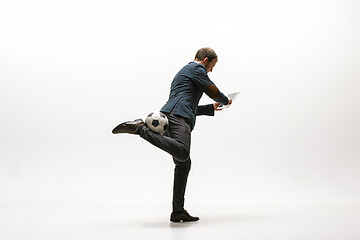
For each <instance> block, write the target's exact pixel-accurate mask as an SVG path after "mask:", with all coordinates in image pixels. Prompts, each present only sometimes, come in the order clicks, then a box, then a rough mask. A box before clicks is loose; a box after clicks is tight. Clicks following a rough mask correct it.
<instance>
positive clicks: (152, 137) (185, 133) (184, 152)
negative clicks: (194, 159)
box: [139, 114, 191, 211]
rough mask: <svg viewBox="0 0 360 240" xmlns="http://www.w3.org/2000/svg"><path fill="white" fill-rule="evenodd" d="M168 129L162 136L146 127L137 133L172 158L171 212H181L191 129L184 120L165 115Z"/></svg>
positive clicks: (188, 161) (188, 159)
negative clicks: (173, 166) (173, 165)
mask: <svg viewBox="0 0 360 240" xmlns="http://www.w3.org/2000/svg"><path fill="white" fill-rule="evenodd" d="M166 116H167V118H168V120H169V128H168V130H167V132H166V133H165V134H164V135H161V134H159V133H155V132H153V131H151V130H150V129H149V128H147V127H146V126H144V127H142V128H141V129H140V131H139V134H140V136H141V137H142V138H143V139H145V140H146V141H148V142H150V143H151V144H153V145H155V146H157V147H159V148H160V149H162V150H164V151H166V152H167V153H169V154H170V155H172V156H173V161H174V163H175V170H174V186H173V201H172V207H173V211H183V210H184V201H185V190H186V184H187V179H188V175H189V172H190V168H191V159H190V145H191V127H190V124H189V123H187V121H186V119H184V118H182V117H179V116H175V115H172V114H166Z"/></svg>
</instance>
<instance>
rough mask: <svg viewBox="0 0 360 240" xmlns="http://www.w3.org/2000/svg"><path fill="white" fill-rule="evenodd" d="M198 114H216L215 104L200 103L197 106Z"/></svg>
mask: <svg viewBox="0 0 360 240" xmlns="http://www.w3.org/2000/svg"><path fill="white" fill-rule="evenodd" d="M196 115H197V116H199V115H207V116H214V115H215V109H214V104H207V105H200V106H198V107H197V111H196Z"/></svg>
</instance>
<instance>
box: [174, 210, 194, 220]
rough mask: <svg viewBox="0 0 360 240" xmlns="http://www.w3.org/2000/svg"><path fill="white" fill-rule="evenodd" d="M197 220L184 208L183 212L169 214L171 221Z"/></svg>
mask: <svg viewBox="0 0 360 240" xmlns="http://www.w3.org/2000/svg"><path fill="white" fill-rule="evenodd" d="M198 220H199V218H198V217H193V216H190V214H189V213H188V212H187V211H186V210H184V211H183V212H172V213H171V216H170V221H171V222H194V221H198Z"/></svg>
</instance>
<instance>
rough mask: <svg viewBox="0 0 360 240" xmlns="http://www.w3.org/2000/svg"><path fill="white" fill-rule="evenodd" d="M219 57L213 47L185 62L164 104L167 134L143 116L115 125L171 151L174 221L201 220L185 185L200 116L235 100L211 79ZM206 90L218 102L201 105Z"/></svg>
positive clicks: (171, 216)
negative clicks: (186, 203)
mask: <svg viewBox="0 0 360 240" xmlns="http://www.w3.org/2000/svg"><path fill="white" fill-rule="evenodd" d="M217 60H218V57H217V55H216V53H215V51H214V50H213V49H211V48H201V49H200V50H198V51H197V53H196V55H195V59H194V61H192V62H190V63H188V64H187V65H186V66H184V67H183V68H182V69H181V70H180V71H179V72H178V73H177V74H176V75H175V77H174V79H173V81H172V83H171V89H170V95H169V99H168V101H167V102H166V103H165V105H164V106H163V107H162V108H161V110H160V111H161V112H162V113H164V114H165V115H166V116H167V118H168V120H169V128H168V130H167V132H166V133H165V134H164V135H161V134H159V133H155V132H153V131H151V130H150V129H149V128H148V127H147V126H146V125H145V123H144V122H143V120H142V119H136V120H134V121H127V122H124V123H121V124H119V125H118V126H117V127H115V128H114V129H113V131H112V132H113V133H114V134H117V133H129V134H138V135H140V137H141V138H143V139H145V140H146V141H148V142H150V143H151V144H153V145H155V146H156V147H159V148H160V149H162V150H164V151H166V152H168V153H169V154H170V155H172V157H173V161H174V163H175V170H174V185H173V201H172V208H173V212H172V213H171V215H170V221H172V222H190V221H198V220H199V218H198V217H193V216H191V215H190V214H189V213H188V212H187V211H186V210H185V209H184V201H185V198H184V197H185V189H186V184H187V178H188V175H189V171H190V167H191V159H190V143H191V132H192V130H193V129H194V126H195V122H196V116H198V115H208V116H214V115H215V112H214V111H220V109H218V107H219V105H220V104H223V105H228V104H229V105H230V104H231V103H232V101H231V99H230V100H229V99H228V98H227V97H226V96H225V95H224V94H223V93H222V92H221V91H220V90H219V89H218V88H217V87H216V85H215V84H214V83H213V82H212V81H211V80H210V79H209V77H208V73H209V72H212V70H213V68H214V66H215V64H216V63H217ZM203 93H205V94H206V95H208V96H209V97H210V98H212V99H213V100H214V101H215V102H214V103H213V104H208V105H200V106H199V105H198V104H199V101H200V98H201V97H202V95H203Z"/></svg>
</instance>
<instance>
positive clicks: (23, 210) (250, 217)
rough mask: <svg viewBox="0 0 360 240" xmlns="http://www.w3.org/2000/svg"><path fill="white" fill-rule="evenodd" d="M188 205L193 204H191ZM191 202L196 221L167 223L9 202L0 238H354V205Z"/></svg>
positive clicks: (113, 209) (138, 209) (112, 210)
mask: <svg viewBox="0 0 360 240" xmlns="http://www.w3.org/2000/svg"><path fill="white" fill-rule="evenodd" d="M193 207H194V206H193ZM213 208H215V210H214V209H212V210H210V209H209V206H197V207H196V209H191V211H189V212H190V213H192V214H193V215H198V216H199V217H200V221H199V222H196V223H170V222H169V219H168V218H169V212H168V211H167V210H168V209H164V207H162V206H148V207H144V206H131V205H126V206H120V205H96V204H94V205H82V204H28V205H24V204H22V205H21V204H13V205H1V207H0V212H1V215H0V238H1V239H2V240H23V239H26V240H30V239H34V240H35V239H36V240H42V239H44V240H45V239H46V240H48V239H51V240H56V239H59V240H60V239H61V240H64V239H66V240H72V239H74V240H75V239H77V240H78V239H86V240H92V239H94V240H95V239H96V240H98V239H109V240H110V239H117V240H118V239H126V240H131V239H157V240H161V239H166V240H171V239H206V240H208V239H266V240H269V239H276V240H281V239H284V240H285V239H286V240H290V239H291V240H294V239H295V240H296V239H306V240H308V239H326V240H332V239H334V240H335V239H336V240H352V239H353V240H358V239H360V207H359V206H353V207H349V206H348V207H345V206H337V207H335V206H333V207H324V206H321V207H314V206H311V207H310V206H308V207H304V206H302V207H254V206H252V207H246V206H242V207H237V208H236V209H234V207H227V208H224V206H217V207H213Z"/></svg>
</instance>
